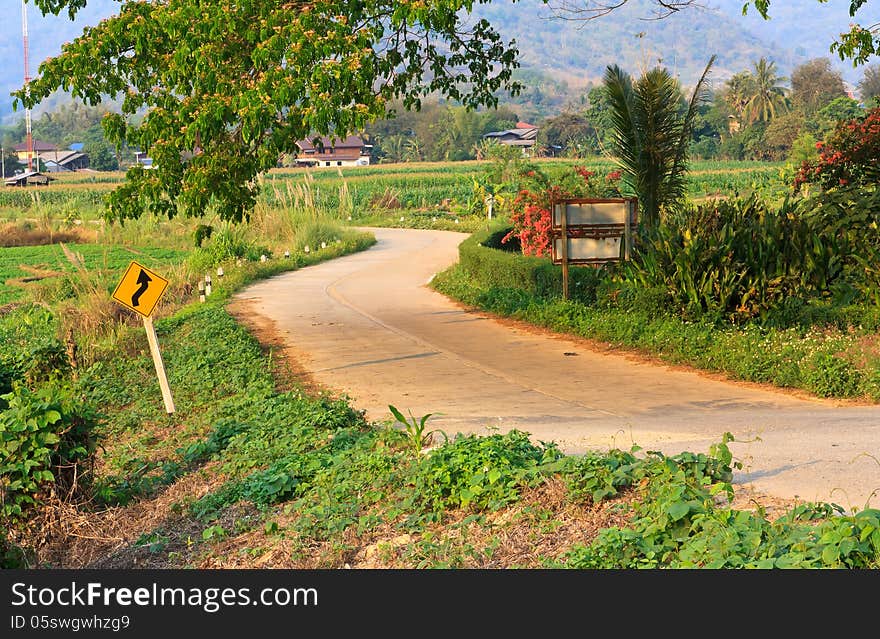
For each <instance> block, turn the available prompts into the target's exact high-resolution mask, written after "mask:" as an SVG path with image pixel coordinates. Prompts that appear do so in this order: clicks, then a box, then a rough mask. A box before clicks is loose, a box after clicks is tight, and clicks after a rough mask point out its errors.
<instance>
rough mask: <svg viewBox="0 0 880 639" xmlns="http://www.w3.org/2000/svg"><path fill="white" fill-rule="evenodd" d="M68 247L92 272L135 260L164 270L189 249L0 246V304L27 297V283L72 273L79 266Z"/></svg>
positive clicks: (115, 267)
mask: <svg viewBox="0 0 880 639" xmlns="http://www.w3.org/2000/svg"><path fill="white" fill-rule="evenodd" d="M65 247H66V248H67V249H68V251H70V252H71V253H72V254H73V255H75V256H78V257H80V258H81V259H82V265H83V266H84V267H85V268H87V269H89V270H92V271H117V270H121V269H124V268H125V267H126V266H128V264H129V263H130V262H131V261H132V260H137V261H138V262H140V263H143V264H144V266H147V267H149V268H156V269H160V270H161V269H162V266H164V265H169V264H175V263H179V262H180V261H182V260H183V259H184V258H185V256H186V252H185V251H182V250H179V249H171V248H163V247H148V246H145V247H141V248H139V249H133V248H128V247H125V246H111V245H106V244H70V245H63V246H62V245H61V244H45V245H42V246H11V247H7V248H3V249H0V305H2V304H7V303H9V302H14V301H17V300H19V299H21V298H22V297H24V296H25V292H26V288H27V286H28V285H29V284H31V283H33V282H39V281H42V280H44V279H46V278H48V277H56V276H58V275H59V274H67V273H71V272H73V271H74V270H75V269H76V266H75V265H74V264H73V262H71V259H70V258H68V256H67V254H66V253H65V250H64V248H65Z"/></svg>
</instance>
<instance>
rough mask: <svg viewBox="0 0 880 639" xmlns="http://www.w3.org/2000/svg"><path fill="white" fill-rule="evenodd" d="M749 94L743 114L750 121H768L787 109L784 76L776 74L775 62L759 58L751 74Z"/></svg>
mask: <svg viewBox="0 0 880 639" xmlns="http://www.w3.org/2000/svg"><path fill="white" fill-rule="evenodd" d="M752 78H753V83H752V86H751V95H750V96H749V99H748V101H747V102H746V104H745V107H744V108H743V115H744V116H745V117H746V119H747V120H748V121H749V122H750V123H755V122H769V121H770V120H772V119H773V118H774V117H776V116H777V115H779V114H780V113H785V112H786V111H788V99H787V97H786V93H787V91H786V89H785V87H783V86H782V82H784V81H785V78H782V77H779V76H778V75H776V63H775V62H773V61H769V60H767V59H766V58H763V57H762V58H761V59H760V60H758V61H757V62H756V63H755V69H754V73H753V74H752Z"/></svg>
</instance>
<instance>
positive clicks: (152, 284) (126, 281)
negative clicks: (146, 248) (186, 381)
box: [113, 262, 175, 415]
mask: <svg viewBox="0 0 880 639" xmlns="http://www.w3.org/2000/svg"><path fill="white" fill-rule="evenodd" d="M166 288H168V280H166V279H165V278H164V277H162V276H161V275H158V274H157V273H155V272H153V271H151V270H150V269H148V268H147V267H145V266H142V265H140V264H138V263H137V262H132V263H131V264H129V265H128V269H126V271H125V275H123V276H122V280H121V281H120V282H119V284H118V285H117V286H116V290H115V291H113V299H114V300H116V301H117V302H119V303H120V304H122V305H123V306H125V307H126V308H128V309H129V310H132V311H134V312H135V313H138V314H139V315H140V316H141V317H143V319H144V329H145V330H146V331H147V342H149V344H150V354H151V355H152V356H153V365H154V366H155V367H156V376H157V377H158V378H159V388H160V389H161V390H162V400H163V401H164V402H165V411H166V412H167V413H168V414H169V415H171V414H172V413H174V410H175V409H174V399H173V398H172V397H171V387H170V386H169V385H168V377H167V376H166V375H165V364H164V363H163V362H162V353H161V352H160V351H159V339H158V338H157V336H156V328H155V327H154V326H153V318H152V317H151V316H152V314H153V310H155V308H156V304H157V303H158V302H159V298H160V297H162V293H164V292H165V289H166Z"/></svg>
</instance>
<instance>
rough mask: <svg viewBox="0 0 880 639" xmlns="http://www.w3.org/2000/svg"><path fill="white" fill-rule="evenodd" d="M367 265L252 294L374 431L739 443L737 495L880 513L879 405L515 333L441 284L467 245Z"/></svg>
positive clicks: (386, 244)
mask: <svg viewBox="0 0 880 639" xmlns="http://www.w3.org/2000/svg"><path fill="white" fill-rule="evenodd" d="M369 230H370V231H372V232H373V233H375V235H376V238H377V240H378V242H377V244H376V245H375V246H374V247H373V248H371V249H369V250H367V251H364V252H362V253H358V254H355V255H349V256H347V257H343V258H340V259H336V260H332V261H329V262H325V263H323V264H320V265H316V266H312V267H308V268H304V269H301V270H299V271H294V272H291V273H287V274H284V275H279V276H277V277H274V278H272V279H269V280H266V281H263V282H260V283H257V284H255V285H252V286H250V287H248V288H247V289H245V290H244V291H242V292H241V293H239V294H238V295H237V296H236V297H237V299H238V301H240V302H242V303H245V304H246V305H247V308H248V309H249V311H250V312H251V313H255V314H257V315H260V316H263V317H264V318H266V319H269V320H271V321H272V322H273V323H274V325H275V328H276V329H277V331H278V332H279V333H280V334H281V335H282V336H283V338H284V340H285V342H286V344H287V345H288V347H289V348H290V351H291V353H292V354H293V355H294V357H295V359H296V360H297V361H298V362H299V364H300V365H302V366H304V367H305V369H306V370H307V371H308V372H309V373H310V374H311V376H312V378H313V379H314V380H315V381H317V382H318V383H320V384H321V385H323V386H325V387H327V388H329V389H333V390H335V391H337V392H342V393H345V394H346V395H348V396H349V397H350V398H351V400H352V403H353V405H355V406H357V407H358V408H361V409H364V410H366V413H367V418H368V419H371V420H383V419H387V418H389V417H390V413H389V411H388V405H389V404H393V405H395V406H397V407H398V408H400V409H401V410H402V411H403V412H404V414H406V413H407V412H408V411H412V414H413V415H415V416H416V417H419V416H421V415H423V414H425V413H434V417H433V418H431V420H430V421H429V424H430V425H431V426H432V427H434V428H440V429H442V430H443V431H444V432H446V433H447V434H448V435H450V436H451V435H453V434H454V433H456V432H468V433H469V432H474V433H480V434H488V433H490V432H497V431H502V432H503V431H507V430H510V429H514V428H516V429H519V430H523V431H526V432H528V433H530V434H531V435H532V437H533V439H534V440H535V441H545V442H549V441H555V442H557V443H558V444H559V446H560V448H561V449H562V450H564V451H565V452H567V453H581V452H584V451H585V450H587V449H607V448H609V447H617V448H622V449H629V447H630V446H632V445H633V444H637V445H639V446H641V447H642V448H643V449H650V450H660V451H663V452H664V453H666V454H674V453H678V452H680V451H683V450H688V451H692V452H707V451H708V448H709V446H710V445H711V444H713V443H715V442H717V441H719V440H720V438H721V436H722V435H723V433H724V432H725V431H729V432H731V433H732V434H733V435H734V437H735V441H734V442H732V443H731V444H730V447H731V450H732V451H733V454H734V458H735V459H736V460H738V461H741V462H742V463H743V469H742V470H741V471H738V472H737V473H736V474H735V477H734V482H735V483H737V484H741V485H744V486H748V487H749V488H751V489H753V490H755V491H758V492H762V493H765V494H768V495H771V496H776V497H780V498H783V499H801V500H808V501H809V500H813V501H830V502H834V503H838V504H840V505H841V506H843V507H845V508H848V509H855V510H858V509H861V508H862V507H865V506H866V505H870V506H873V507H878V502H880V406H877V407H875V406H851V405H850V406H847V405H838V404H835V403H834V402H831V401H824V400H818V399H800V398H797V397H795V396H793V395H791V394H787V393H782V392H774V391H772V390H762V389H759V388H756V387H754V386H747V385H738V384H736V383H733V382H725V381H718V380H715V379H710V378H709V377H708V376H704V375H701V374H699V373H697V372H689V371H682V370H675V369H672V368H669V367H666V366H663V365H658V364H652V363H645V362H640V361H636V360H635V359H634V358H631V357H627V356H626V355H622V354H615V353H608V352H597V351H594V350H590V347H589V346H587V345H585V343H584V342H583V341H578V340H572V339H566V338H563V337H559V336H553V335H548V334H546V333H544V332H541V331H530V330H526V329H523V328H517V327H511V326H510V325H509V324H510V323H507V324H505V323H502V322H499V321H496V320H494V319H492V318H490V317H488V316H486V315H485V314H482V313H480V312H474V311H467V310H463V309H462V308H460V307H459V306H458V305H457V304H455V303H454V302H452V301H450V300H449V299H447V298H446V297H444V296H442V295H440V294H439V293H436V292H434V291H433V290H431V289H430V288H428V287H427V286H426V284H427V283H428V282H429V280H430V278H431V277H432V276H433V275H434V274H435V273H437V272H439V271H441V270H443V269H445V268H446V267H447V266H449V265H451V264H453V263H454V262H456V261H457V259H458V244H459V243H460V242H461V241H462V240H463V239H464V238H465V237H466V235H464V234H462V233H454V232H447V231H419V230H405V229H369Z"/></svg>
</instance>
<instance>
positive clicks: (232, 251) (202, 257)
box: [188, 225, 271, 270]
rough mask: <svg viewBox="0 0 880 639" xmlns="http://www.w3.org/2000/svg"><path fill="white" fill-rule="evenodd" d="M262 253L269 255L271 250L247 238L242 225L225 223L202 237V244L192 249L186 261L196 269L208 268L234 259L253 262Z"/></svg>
mask: <svg viewBox="0 0 880 639" xmlns="http://www.w3.org/2000/svg"><path fill="white" fill-rule="evenodd" d="M208 237H210V239H208ZM263 254H265V255H270V254H271V251H269V249H267V248H265V247H263V246H258V245H256V244H254V243H253V242H252V241H250V240H248V239H247V235H246V229H245V228H244V227H234V226H231V225H226V226H224V227H223V228H221V229H220V230H218V231H214V232H212V233H211V234H210V236H205V237H203V238H202V244H201V245H200V246H199V247H198V248H195V249H194V250H193V252H192V253H191V254H190V256H189V258H188V262H189V263H190V266H192V267H193V268H194V269H196V270H210V269H212V268H214V267H216V266H217V265H219V264H223V263H226V262H229V261H232V260H236V259H243V260H247V261H251V262H253V261H256V260H259V259H260V255H263Z"/></svg>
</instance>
